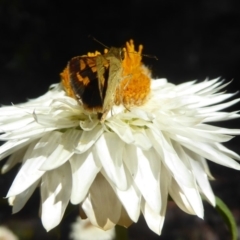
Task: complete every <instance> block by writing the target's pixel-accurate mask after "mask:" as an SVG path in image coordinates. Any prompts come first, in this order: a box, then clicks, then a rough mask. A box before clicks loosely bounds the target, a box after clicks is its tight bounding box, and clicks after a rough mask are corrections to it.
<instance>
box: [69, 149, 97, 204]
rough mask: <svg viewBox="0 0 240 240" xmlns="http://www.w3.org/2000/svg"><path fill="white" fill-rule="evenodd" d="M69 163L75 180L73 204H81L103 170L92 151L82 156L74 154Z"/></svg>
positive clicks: (72, 194)
mask: <svg viewBox="0 0 240 240" xmlns="http://www.w3.org/2000/svg"><path fill="white" fill-rule="evenodd" d="M69 161H70V164H71V168H72V180H73V186H72V193H71V202H72V203H73V204H79V203H80V202H82V201H83V199H84V198H85V196H86V194H87V193H88V190H89V188H90V186H91V184H92V182H93V180H94V179H95V177H96V175H97V173H98V172H99V171H100V169H101V164H100V162H96V159H95V160H94V158H93V153H92V151H90V150H88V151H86V152H84V153H82V154H74V155H73V156H72V157H71V158H70V160H69Z"/></svg>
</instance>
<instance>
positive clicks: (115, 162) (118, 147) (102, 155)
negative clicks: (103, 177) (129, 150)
mask: <svg viewBox="0 0 240 240" xmlns="http://www.w3.org/2000/svg"><path fill="white" fill-rule="evenodd" d="M124 147H125V143H124V142H123V141H122V140H121V139H120V138H119V137H118V136H117V135H116V134H115V133H111V132H106V133H104V134H103V135H102V136H101V137H100V138H99V139H98V141H97V142H96V144H95V146H94V148H95V149H96V153H97V156H98V158H99V159H100V161H101V163H102V166H103V168H104V170H105V172H106V174H107V175H108V177H109V178H110V179H111V181H112V182H113V183H114V184H115V185H116V186H117V187H118V188H119V189H120V190H126V189H127V187H128V184H127V178H126V174H125V169H124V166H123V160H122V158H123V149H124Z"/></svg>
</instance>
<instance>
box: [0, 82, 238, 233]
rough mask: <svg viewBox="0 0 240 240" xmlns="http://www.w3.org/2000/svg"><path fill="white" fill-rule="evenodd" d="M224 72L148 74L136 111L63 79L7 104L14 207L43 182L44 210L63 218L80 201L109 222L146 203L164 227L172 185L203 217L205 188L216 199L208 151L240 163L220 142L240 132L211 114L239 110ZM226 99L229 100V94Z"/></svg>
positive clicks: (154, 222) (142, 209) (2, 124)
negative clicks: (104, 110)
mask: <svg viewBox="0 0 240 240" xmlns="http://www.w3.org/2000/svg"><path fill="white" fill-rule="evenodd" d="M226 85H227V84H223V82H222V81H220V80H219V79H214V80H210V81H204V82H201V83H196V82H195V81H192V82H186V83H183V84H180V85H174V84H171V83H168V82H167V80H166V79H157V80H151V93H150V96H149V99H148V101H147V102H146V103H145V104H143V105H142V106H138V107H137V106H136V107H132V108H131V109H130V111H129V110H128V109H126V108H125V107H123V106H114V107H113V109H112V111H111V112H110V113H109V114H108V116H107V118H106V121H105V122H104V123H100V122H99V120H98V119H97V116H96V115H94V114H88V113H86V112H85V111H84V109H83V108H82V107H81V106H80V105H79V104H78V102H77V101H76V100H75V99H73V98H70V97H68V96H66V93H65V91H64V90H63V89H62V85H61V84H55V85H52V86H51V88H50V90H49V91H48V92H47V93H46V94H45V95H43V96H41V97H39V98H37V99H34V100H29V101H28V102H27V103H24V104H18V105H12V106H9V107H8V106H4V107H2V108H1V109H0V131H1V133H2V134H1V135H0V140H2V141H6V143H4V144H3V145H2V146H1V147H0V159H3V158H5V157H7V156H9V155H11V156H10V157H9V159H8V160H7V162H6V163H5V165H4V166H3V169H2V172H3V173H5V172H7V171H8V170H10V169H11V168H12V167H13V166H15V165H16V164H17V163H20V162H21V163H22V165H21V168H20V170H19V172H18V174H17V176H16V177H15V180H14V182H13V184H12V186H11V188H10V190H9V192H8V194H7V197H8V198H10V199H11V200H12V201H11V202H12V205H13V213H16V212H18V211H19V210H21V209H22V207H23V206H24V205H25V203H26V202H27V201H28V199H29V198H30V197H31V195H32V193H33V191H34V190H35V189H36V187H38V186H39V188H40V192H41V219H42V223H43V225H44V227H45V228H46V229H47V230H50V229H52V228H54V227H55V226H57V225H58V224H59V223H60V221H61V219H62V217H63V214H64V211H65V209H66V207H67V205H68V203H69V201H70V202H71V203H72V204H81V211H83V212H84V214H85V215H86V216H87V217H88V218H89V220H90V222H91V223H92V224H93V225H95V226H98V227H100V228H102V229H104V230H108V229H111V228H113V227H114V226H115V225H116V224H119V225H123V226H126V227H127V226H129V225H130V224H131V223H132V222H137V221H138V218H139V215H140V213H142V214H143V215H144V217H145V219H146V222H147V224H148V226H149V227H150V229H151V230H152V231H154V232H156V233H157V234H160V233H161V230H162V226H163V222H164V218H165V212H166V206H167V201H168V195H170V196H171V198H172V199H173V200H174V201H175V202H176V204H177V205H178V206H179V207H180V208H181V209H182V210H183V211H185V212H186V213H189V214H193V215H197V216H199V217H200V218H203V205H202V199H201V196H204V197H205V198H206V199H208V201H209V202H210V203H211V204H212V205H214V204H215V198H214V194H213V192H212V190H211V187H210V184H209V181H208V178H212V176H211V174H210V172H209V169H208V165H207V162H206V159H208V160H210V161H213V162H215V163H218V164H221V165H223V166H226V167H230V168H234V169H237V170H240V165H239V164H238V163H237V162H235V161H234V160H233V159H236V160H240V157H239V156H238V155H237V154H236V153H234V152H233V151H231V150H229V149H227V148H226V147H224V146H223V145H222V144H221V143H222V142H226V141H229V140H230V139H231V138H233V136H234V135H237V134H240V130H239V129H227V128H221V127H216V126H212V125H210V124H208V123H211V122H216V121H225V120H230V119H235V118H239V114H238V112H223V111H220V110H223V109H225V108H227V107H229V106H232V105H233V104H235V103H237V102H238V101H239V99H235V100H229V99H230V98H231V97H232V96H234V94H228V93H225V92H220V90H222V89H223V88H224V87H226ZM226 100H227V101H226Z"/></svg>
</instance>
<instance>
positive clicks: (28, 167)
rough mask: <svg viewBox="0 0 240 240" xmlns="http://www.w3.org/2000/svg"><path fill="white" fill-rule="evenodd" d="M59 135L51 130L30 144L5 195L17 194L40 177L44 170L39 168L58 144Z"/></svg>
mask: <svg viewBox="0 0 240 240" xmlns="http://www.w3.org/2000/svg"><path fill="white" fill-rule="evenodd" d="M60 137H61V133H60V132H52V133H49V134H47V135H45V136H44V137H43V138H41V139H40V140H39V141H38V142H36V141H35V142H33V143H32V144H30V146H29V147H28V150H27V152H26V154H25V156H24V160H23V161H24V163H23V166H22V167H21V169H20V171H19V172H18V174H17V176H16V177H15V179H14V181H13V183H12V186H11V188H10V189H9V192H8V194H7V197H9V196H15V195H18V194H19V193H21V192H23V191H25V190H26V189H27V188H28V187H29V186H31V185H32V184H33V183H34V182H36V181H37V180H38V179H39V178H40V177H42V175H43V174H44V171H40V170H39V168H40V166H41V165H42V164H43V163H44V162H45V161H46V159H47V158H48V156H49V155H50V154H51V152H52V151H53V150H54V149H55V148H56V147H57V146H58V141H59V138H60Z"/></svg>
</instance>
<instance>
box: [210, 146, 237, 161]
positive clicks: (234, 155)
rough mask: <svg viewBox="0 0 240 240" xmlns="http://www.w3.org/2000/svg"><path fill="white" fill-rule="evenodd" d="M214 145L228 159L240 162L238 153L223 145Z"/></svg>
mask: <svg viewBox="0 0 240 240" xmlns="http://www.w3.org/2000/svg"><path fill="white" fill-rule="evenodd" d="M214 145H215V147H216V149H218V150H219V151H220V152H223V153H224V154H226V155H227V156H228V157H230V158H233V159H236V160H238V161H240V156H239V155H238V154H237V153H235V152H233V151H231V150H230V149H228V148H226V147H225V146H224V145H222V144H221V143H215V144H214Z"/></svg>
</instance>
